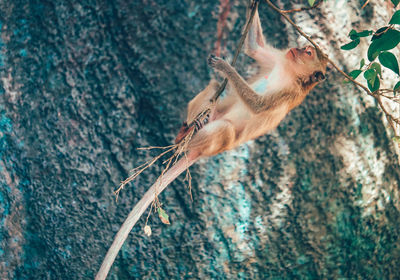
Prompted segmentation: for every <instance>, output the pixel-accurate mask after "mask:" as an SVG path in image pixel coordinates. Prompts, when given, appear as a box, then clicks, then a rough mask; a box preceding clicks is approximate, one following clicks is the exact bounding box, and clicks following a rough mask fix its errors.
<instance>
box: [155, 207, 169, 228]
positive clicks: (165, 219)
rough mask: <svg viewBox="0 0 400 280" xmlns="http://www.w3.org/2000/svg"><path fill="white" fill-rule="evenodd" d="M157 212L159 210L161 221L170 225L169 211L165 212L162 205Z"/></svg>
mask: <svg viewBox="0 0 400 280" xmlns="http://www.w3.org/2000/svg"><path fill="white" fill-rule="evenodd" d="M157 212H158V217H159V218H160V220H161V222H162V223H163V224H166V225H169V224H170V222H169V216H168V214H167V213H165V211H164V209H162V208H161V207H158V208H157Z"/></svg>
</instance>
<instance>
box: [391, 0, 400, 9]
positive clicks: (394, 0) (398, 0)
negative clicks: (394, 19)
mask: <svg viewBox="0 0 400 280" xmlns="http://www.w3.org/2000/svg"><path fill="white" fill-rule="evenodd" d="M392 3H393V5H394V7H395V8H396V6H397V5H398V4H399V3H400V0H392Z"/></svg>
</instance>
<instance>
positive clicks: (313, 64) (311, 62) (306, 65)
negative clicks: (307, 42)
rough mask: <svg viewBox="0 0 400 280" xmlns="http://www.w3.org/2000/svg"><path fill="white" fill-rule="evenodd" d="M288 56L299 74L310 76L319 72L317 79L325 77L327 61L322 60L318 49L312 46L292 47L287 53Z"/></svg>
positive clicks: (291, 64)
mask: <svg viewBox="0 0 400 280" xmlns="http://www.w3.org/2000/svg"><path fill="white" fill-rule="evenodd" d="M286 58H287V60H288V61H289V64H290V67H292V69H293V70H294V72H295V73H296V75H297V76H307V77H308V76H310V75H313V74H315V73H318V79H317V81H320V80H322V79H323V78H324V77H325V72H326V63H323V62H322V61H321V60H320V58H319V57H318V54H317V51H316V50H315V48H314V47H312V46H307V47H304V48H291V49H289V50H288V52H287V53H286ZM321 77H322V78H321Z"/></svg>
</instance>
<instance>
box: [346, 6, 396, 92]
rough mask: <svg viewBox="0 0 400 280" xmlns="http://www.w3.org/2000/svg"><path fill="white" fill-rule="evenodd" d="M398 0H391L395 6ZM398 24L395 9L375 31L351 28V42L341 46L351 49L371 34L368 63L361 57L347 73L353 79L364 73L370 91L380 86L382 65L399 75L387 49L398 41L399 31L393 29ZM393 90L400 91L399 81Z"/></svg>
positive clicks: (391, 47) (392, 47)
mask: <svg viewBox="0 0 400 280" xmlns="http://www.w3.org/2000/svg"><path fill="white" fill-rule="evenodd" d="M399 2H400V0H396V1H394V0H392V3H393V4H394V5H395V6H397V5H398V4H399ZM399 24H400V10H397V11H396V12H395V13H394V14H393V16H392V18H391V19H390V20H389V25H387V26H383V27H380V28H377V30H376V31H372V30H362V31H359V32H358V31H356V30H354V29H352V30H351V31H350V32H349V35H348V37H349V38H350V40H351V42H350V43H347V44H345V45H343V46H341V49H342V50H352V49H354V48H356V47H357V46H358V45H359V44H360V41H361V39H362V38H364V37H369V36H371V35H372V37H371V43H370V45H369V47H368V50H367V58H368V61H369V63H366V62H365V59H361V61H360V68H359V69H357V70H353V71H351V72H350V73H349V76H350V77H351V78H353V79H356V78H357V77H359V76H360V75H361V73H364V74H363V77H364V79H365V80H366V82H367V85H368V88H369V90H370V91H372V92H374V91H377V90H379V88H380V84H381V82H380V80H381V79H382V67H385V68H387V69H390V70H392V71H393V72H394V73H396V74H397V75H400V71H399V63H398V61H397V58H396V56H395V55H394V54H393V53H391V52H389V50H392V49H394V48H395V47H397V46H398V45H399V43H400V31H399V30H396V29H395V25H399ZM376 58H378V61H379V62H378V61H376ZM393 91H400V82H397V84H396V85H395V86H394V88H393Z"/></svg>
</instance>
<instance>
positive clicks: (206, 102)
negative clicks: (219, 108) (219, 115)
mask: <svg viewBox="0 0 400 280" xmlns="http://www.w3.org/2000/svg"><path fill="white" fill-rule="evenodd" d="M218 87H219V83H218V82H217V81H216V80H211V81H210V83H209V84H208V86H207V87H206V88H205V89H204V90H203V91H201V92H200V93H199V94H197V95H196V96H195V97H194V98H193V99H192V100H191V101H190V102H189V104H188V108H187V110H188V112H187V118H186V121H185V122H184V123H183V124H182V127H181V128H180V130H179V132H178V135H177V136H176V138H175V143H179V142H181V141H182V139H183V138H185V137H186V135H188V134H189V133H190V132H191V131H193V130H194V129H197V130H198V129H201V128H202V127H203V126H204V125H205V124H206V123H207V122H208V121H209V119H210V116H212V115H213V114H214V111H215V104H211V101H210V100H211V99H212V98H213V96H214V94H215V92H216V91H217V90H218ZM207 109H210V111H209V112H207ZM201 113H205V114H206V115H204V116H203V117H202V120H201V121H198V120H196V119H197V116H199V115H200V114H201Z"/></svg>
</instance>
